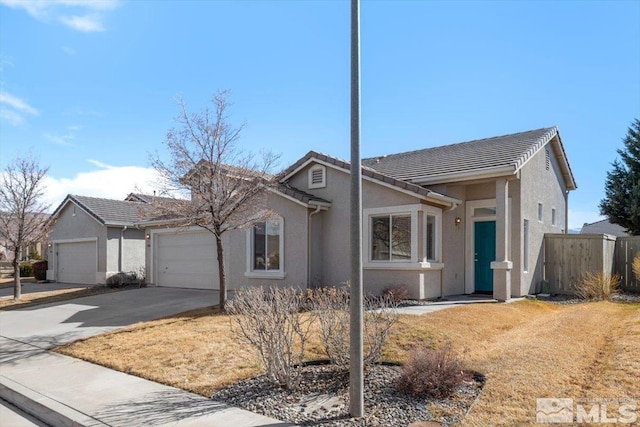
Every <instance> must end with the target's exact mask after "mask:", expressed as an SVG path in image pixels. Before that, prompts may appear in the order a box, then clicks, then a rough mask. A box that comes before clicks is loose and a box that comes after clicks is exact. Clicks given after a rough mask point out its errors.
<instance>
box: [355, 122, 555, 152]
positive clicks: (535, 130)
mask: <svg viewBox="0 0 640 427" xmlns="http://www.w3.org/2000/svg"><path fill="white" fill-rule="evenodd" d="M554 129H557V126H551V127H543V128H539V129H531V130H526V131H521V132H514V133H508V134H504V135H498V136H491V137H487V138H479V139H472V140H469V141H462V142H454V143H453V144H442V145H437V146H435V147H425V148H419V149H417V150H412V151H403V152H401V153H393V154H385V155H381V156H374V157H367V158H364V159H362V161H366V160H376V159H380V158H389V157H397V156H402V155H408V154H414V153H419V152H423V151H427V150H436V149H438V148H451V147H454V146H459V145H464V144H470V143H472V142H482V141H487V140H490V139H499V138H507V137H512V136H515V135H522V134H525V133H532V132H539V131H542V130H545V131H551V130H554Z"/></svg>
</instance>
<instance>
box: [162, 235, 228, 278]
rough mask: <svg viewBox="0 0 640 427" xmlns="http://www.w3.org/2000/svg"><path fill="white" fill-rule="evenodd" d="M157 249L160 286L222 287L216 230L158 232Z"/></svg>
mask: <svg viewBox="0 0 640 427" xmlns="http://www.w3.org/2000/svg"><path fill="white" fill-rule="evenodd" d="M154 249H155V250H154V268H153V269H154V272H155V277H154V281H155V284H156V285H157V286H170V287H178V288H197V289H219V282H218V261H217V258H216V250H215V240H214V237H213V234H211V233H209V232H207V231H198V232H182V233H158V234H156V235H155V245H154Z"/></svg>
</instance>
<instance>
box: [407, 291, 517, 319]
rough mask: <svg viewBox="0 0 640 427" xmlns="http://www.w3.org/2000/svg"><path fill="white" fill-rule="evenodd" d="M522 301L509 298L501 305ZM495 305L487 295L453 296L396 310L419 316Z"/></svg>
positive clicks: (494, 300) (495, 302) (494, 301)
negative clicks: (455, 309) (452, 309)
mask: <svg viewBox="0 0 640 427" xmlns="http://www.w3.org/2000/svg"><path fill="white" fill-rule="evenodd" d="M523 299H525V298H511V299H510V300H508V301H506V302H505V303H501V304H509V303H512V302H517V301H522V300H523ZM497 303H499V301H498V300H497V299H494V298H492V297H490V296H489V295H486V296H484V295H453V296H449V297H446V299H444V300H440V301H431V302H427V303H424V304H421V305H410V306H405V307H398V308H397V309H396V310H397V312H398V313H399V314H412V315H416V316H419V315H422V314H427V313H433V312H434V311H440V310H444V309H446V308H452V307H458V306H461V305H468V304H497Z"/></svg>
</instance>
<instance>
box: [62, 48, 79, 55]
mask: <svg viewBox="0 0 640 427" xmlns="http://www.w3.org/2000/svg"><path fill="white" fill-rule="evenodd" d="M61 49H62V51H63V52H64V53H66V54H67V55H75V54H76V53H77V52H76V50H75V49H74V48H71V47H69V46H62V48H61Z"/></svg>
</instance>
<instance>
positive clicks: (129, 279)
mask: <svg viewBox="0 0 640 427" xmlns="http://www.w3.org/2000/svg"><path fill="white" fill-rule="evenodd" d="M144 283H145V270H144V267H139V268H137V269H136V270H133V271H129V272H123V271H122V272H118V273H115V274H112V275H111V276H109V277H107V281H106V284H107V286H109V287H110V288H117V287H120V286H126V285H140V286H143V285H144Z"/></svg>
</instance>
